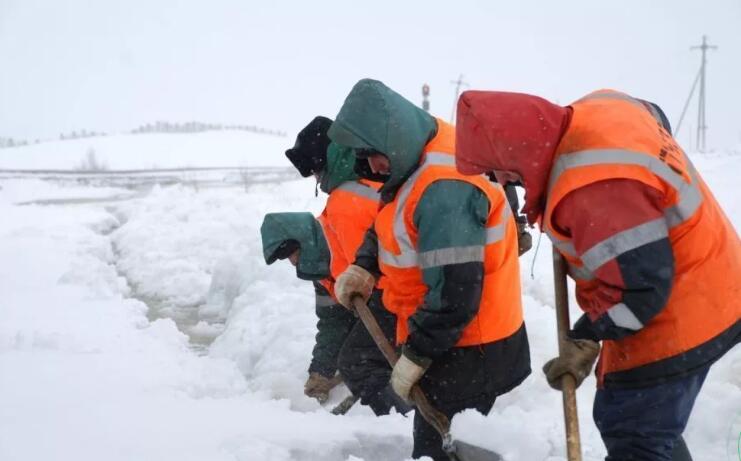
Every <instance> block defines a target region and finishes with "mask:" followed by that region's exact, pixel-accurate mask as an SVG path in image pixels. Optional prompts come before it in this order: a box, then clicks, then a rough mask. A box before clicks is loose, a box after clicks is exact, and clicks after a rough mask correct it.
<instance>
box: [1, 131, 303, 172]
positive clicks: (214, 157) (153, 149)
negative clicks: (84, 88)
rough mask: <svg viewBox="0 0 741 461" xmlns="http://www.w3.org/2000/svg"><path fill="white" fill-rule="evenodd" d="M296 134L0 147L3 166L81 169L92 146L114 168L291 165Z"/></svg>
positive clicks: (126, 137)
mask: <svg viewBox="0 0 741 461" xmlns="http://www.w3.org/2000/svg"><path fill="white" fill-rule="evenodd" d="M292 145H293V140H292V139H288V138H284V137H278V136H272V135H267V134H259V133H251V132H243V131H206V132H202V133H171V134H170V133H154V134H136V135H132V134H119V135H111V136H102V137H94V138H84V139H70V140H66V141H52V142H43V143H39V144H31V145H28V146H23V147H14V148H6V149H0V170H8V169H59V170H76V169H79V168H80V166H82V165H83V164H85V162H86V160H87V156H88V152H90V151H92V152H94V153H95V157H96V159H97V161H98V162H100V163H102V164H103V165H105V167H106V168H107V169H110V170H132V169H150V168H180V167H214V166H216V167H262V166H285V165H286V159H285V156H284V155H283V152H284V151H285V150H286V149H287V148H289V147H291V146H292Z"/></svg>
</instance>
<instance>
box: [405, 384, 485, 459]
mask: <svg viewBox="0 0 741 461" xmlns="http://www.w3.org/2000/svg"><path fill="white" fill-rule="evenodd" d="M495 399H496V397H489V398H482V399H481V400H479V401H478V402H470V403H457V404H452V405H444V404H443V405H441V404H440V403H436V404H434V405H435V407H436V408H437V409H438V410H440V411H441V412H443V413H445V416H447V417H448V418H450V419H452V418H453V416H454V415H455V414H456V413H460V412H461V411H463V410H467V409H469V408H474V409H476V410H477V411H478V412H479V413H481V414H483V415H486V414H488V413H489V411H491V407H493V406H494V400H495ZM422 456H429V457H430V458H432V459H433V460H434V461H448V460H449V459H450V458H448V455H447V454H445V452H444V451H443V439H442V437H440V434H439V433H438V432H437V431H436V430H435V428H434V427H432V426H430V425H429V424H428V423H427V421H425V419H424V418H423V417H422V414H421V413H420V412H419V411H417V410H414V449H413V450H412V458H414V459H418V458H421V457H422Z"/></svg>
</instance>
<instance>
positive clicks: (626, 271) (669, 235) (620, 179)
mask: <svg viewBox="0 0 741 461" xmlns="http://www.w3.org/2000/svg"><path fill="white" fill-rule="evenodd" d="M457 122H458V125H457V145H456V150H457V156H456V164H457V168H458V170H459V171H460V172H461V173H463V174H467V175H475V174H480V173H484V172H492V171H493V172H494V174H495V175H496V176H497V177H498V179H499V181H500V182H502V183H507V182H514V183H519V184H522V185H523V186H524V188H525V202H526V203H525V207H524V212H525V214H526V215H527V217H528V220H529V222H530V223H531V224H535V223H538V224H539V225H540V227H541V229H542V230H543V231H545V233H546V234H547V235H548V237H549V238H550V240H551V241H552V243H553V245H554V246H555V247H556V248H557V249H558V251H559V252H560V253H561V254H562V255H563V256H564V258H565V259H566V261H567V262H568V266H569V274H570V276H571V277H572V278H573V279H574V280H575V282H576V298H577V301H578V303H579V306H580V307H581V309H582V310H583V311H584V312H585V313H584V315H583V316H582V317H581V318H579V319H578V320H577V321H576V323H575V324H574V325H573V328H572V330H571V331H570V334H569V336H570V338H571V339H570V341H569V342H568V343H567V345H566V348H565V350H564V351H563V352H562V354H561V356H559V357H557V358H555V359H554V360H551V361H549V362H548V363H546V364H545V366H544V371H545V373H546V377H547V379H548V381H549V383H550V384H551V386H553V387H555V388H558V387H559V385H560V378H561V376H563V374H564V373H570V374H572V375H574V377H575V378H576V380H577V383H578V384H579V383H581V382H582V380H583V379H584V378H585V377H586V376H587V375H588V374H589V372H590V371H591V368H592V365H593V363H594V361H595V359H596V357H597V355H598V354H599V362H598V364H597V380H598V381H597V382H598V389H597V393H596V396H595V401H594V419H595V423H596V424H597V427H598V428H599V430H600V433H601V434H602V439H603V440H604V442H605V445H606V447H607V451H608V457H607V458H606V459H607V460H610V461H612V460H624V459H631V460H652V461H662V460H667V461H668V460H672V459H673V460H680V459H682V460H684V459H691V458H690V456H689V452H688V451H687V449H686V445H685V443H684V441H683V439H682V436H681V435H682V432H683V430H684V428H685V425H686V424H687V419H688V418H689V415H690V412H691V410H692V406H693V404H694V402H695V398H696V396H697V394H698V392H699V391H700V388H701V386H702V384H703V382H704V379H705V377H706V375H707V373H708V369H709V367H710V366H711V365H712V363H713V362H715V361H716V360H718V359H719V358H720V357H721V356H723V354H724V353H726V352H727V351H728V350H729V349H731V348H732V347H733V346H734V345H736V344H738V342H739V340H741V320H740V318H741V302H739V300H741V242H740V241H739V237H738V234H737V233H736V231H735V230H734V228H733V226H732V224H731V223H730V222H729V220H728V219H727V218H726V216H725V215H724V214H723V211H722V210H721V208H720V206H719V205H718V203H717V202H716V200H715V198H714V197H713V195H712V193H711V192H710V189H709V188H708V186H707V185H706V184H705V182H704V181H703V180H702V178H701V177H700V174H699V172H698V171H697V170H696V169H695V168H694V166H693V165H692V162H691V161H690V159H689V157H688V156H687V155H686V154H685V153H684V152H683V151H682V149H681V148H680V147H679V145H678V144H677V142H676V140H675V139H674V138H673V137H672V135H671V129H670V127H669V126H668V123H667V122H666V118H665V117H664V116H663V113H662V112H661V111H660V109H659V108H658V107H657V106H656V105H654V104H650V103H647V102H645V101H642V100H639V99H636V98H633V97H631V96H629V95H627V94H625V93H620V92H617V91H612V90H601V91H597V92H594V93H591V94H589V95H587V96H585V97H583V98H581V99H579V100H578V101H576V102H574V103H573V104H571V105H569V106H566V107H562V106H559V105H556V104H552V103H550V102H548V101H546V100H544V99H542V98H539V97H536V96H531V95H526V94H517V93H504V92H489V91H467V92H465V93H463V94H462V95H461V98H460V99H459V101H458V120H457ZM599 343H601V344H602V347H601V353H600V352H599V351H600V346H599Z"/></svg>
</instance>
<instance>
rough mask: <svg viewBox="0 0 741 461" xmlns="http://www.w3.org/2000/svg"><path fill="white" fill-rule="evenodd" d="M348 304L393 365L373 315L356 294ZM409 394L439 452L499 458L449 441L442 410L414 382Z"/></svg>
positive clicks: (467, 460) (481, 460) (464, 460)
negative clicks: (440, 447) (437, 440)
mask: <svg viewBox="0 0 741 461" xmlns="http://www.w3.org/2000/svg"><path fill="white" fill-rule="evenodd" d="M352 305H353V307H354V308H355V311H356V312H357V313H358V316H359V317H360V320H361V321H362V322H363V325H365V328H366V329H367V330H368V333H370V335H371V337H372V338H373V341H375V343H376V345H377V346H378V348H379V349H380V350H381V352H382V353H383V355H384V356H385V357H386V360H388V362H389V365H391V366H392V367H393V366H394V365H396V361H397V360H399V357H398V356H397V355H396V351H395V350H394V348H393V346H392V345H391V344H390V343H389V342H388V340H387V339H386V335H384V334H383V330H381V327H380V326H379V325H378V322H377V321H376V318H375V317H373V314H372V313H371V311H370V309H368V305H367V304H366V303H365V302H363V299H362V298H360V297H359V296H356V297H354V298H353V299H352ZM409 397H410V398H411V400H412V403H413V404H414V406H415V407H416V408H417V411H419V413H420V414H421V415H422V417H423V418H424V419H425V421H427V422H428V423H429V424H430V425H431V426H432V427H434V428H435V430H436V431H437V432H438V433H439V434H440V437H441V438H442V439H443V451H444V452H445V453H446V454H447V455H448V457H449V458H450V459H451V461H502V457H501V456H499V455H498V454H497V453H494V452H492V451H489V450H487V449H485V448H481V447H477V446H475V445H471V444H468V443H466V442H462V441H460V440H453V437H452V436H451V434H450V420H449V419H448V417H447V416H445V414H444V413H442V412H440V411H439V410H438V409H437V408H435V407H433V406H432V404H430V402H429V401H428V400H427V396H426V395H425V394H424V392H423V391H422V389H420V387H419V386H417V385H415V386H414V387H412V391H411V392H410V393H409Z"/></svg>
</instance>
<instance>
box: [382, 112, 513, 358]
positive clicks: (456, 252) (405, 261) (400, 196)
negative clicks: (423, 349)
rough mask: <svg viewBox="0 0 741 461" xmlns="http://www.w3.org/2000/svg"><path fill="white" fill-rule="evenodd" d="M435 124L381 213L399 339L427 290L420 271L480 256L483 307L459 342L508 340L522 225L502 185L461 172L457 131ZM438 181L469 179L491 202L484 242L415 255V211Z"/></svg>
mask: <svg viewBox="0 0 741 461" xmlns="http://www.w3.org/2000/svg"><path fill="white" fill-rule="evenodd" d="M437 124H438V132H437V135H436V136H435V137H434V138H433V139H432V140H431V141H430V142H429V143H428V144H427V145H426V146H425V149H424V152H423V154H422V157H421V159H420V165H419V167H418V168H417V170H416V171H415V172H414V173H413V174H412V175H411V176H410V177H409V179H407V180H406V181H405V182H404V184H402V186H401V187H400V188H399V190H398V192H397V193H396V196H395V198H394V200H393V201H392V202H390V203H388V204H386V205H385V206H384V207H383V208H382V209H381V211H380V212H379V213H378V217H377V218H376V224H375V229H376V233H377V235H378V251H379V255H378V260H379V266H380V268H381V271H382V272H383V275H384V276H385V283H383V290H384V291H383V302H384V305H385V306H386V309H388V310H390V311H391V312H394V313H395V314H396V315H397V327H396V339H397V342H398V343H399V344H402V343H404V342H405V341H406V338H407V336H408V334H409V331H408V327H407V320H408V319H409V317H410V316H412V315H413V314H414V312H415V311H416V310H417V309H418V308H419V307H420V306H421V305H422V303H423V301H424V296H425V294H426V293H427V286H426V285H425V283H424V281H423V279H422V270H423V269H425V268H427V267H436V266H442V265H446V264H457V263H465V262H471V261H483V263H484V279H483V287H482V288H483V289H482V293H481V302H480V305H479V311H478V314H477V315H476V316H475V317H474V318H473V320H472V321H471V322H470V323H469V324H468V325H467V326H466V328H465V329H464V330H463V334H462V336H461V338H460V340H459V341H458V342H457V344H456V345H457V346H471V345H476V344H485V343H489V342H493V341H496V340H499V339H502V338H506V337H508V336H510V335H512V334H513V333H515V332H516V331H517V330H518V329H519V328H520V327H521V326H522V322H523V320H522V301H521V298H520V269H519V262H518V252H517V228H516V226H515V221H514V219H513V217H512V213H511V211H510V208H509V204H508V203H507V199H506V197H505V195H504V190H503V189H502V187H501V186H499V185H498V184H493V183H491V182H489V181H488V180H487V179H486V178H485V177H483V176H464V175H462V174H460V173H458V172H457V171H456V169H455V157H454V152H455V128H454V127H453V126H452V125H449V124H447V123H445V122H443V121H441V120H438V121H437ZM440 180H456V181H463V182H467V183H469V184H472V185H474V186H476V187H477V188H478V189H480V190H481V191H482V192H483V193H484V194H485V195H486V197H487V198H488V199H489V204H490V208H489V217H488V220H487V222H486V244H485V245H484V246H469V247H453V248H444V249H439V250H434V251H428V252H424V253H418V252H417V238H418V231H417V228H416V226H415V225H414V219H413V217H414V210H415V208H416V206H417V203H418V202H419V200H420V198H421V197H422V194H424V192H425V190H426V189H427V187H428V186H429V185H430V184H432V183H433V182H435V181H440ZM440 219H445V217H444V216H441V217H440Z"/></svg>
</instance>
